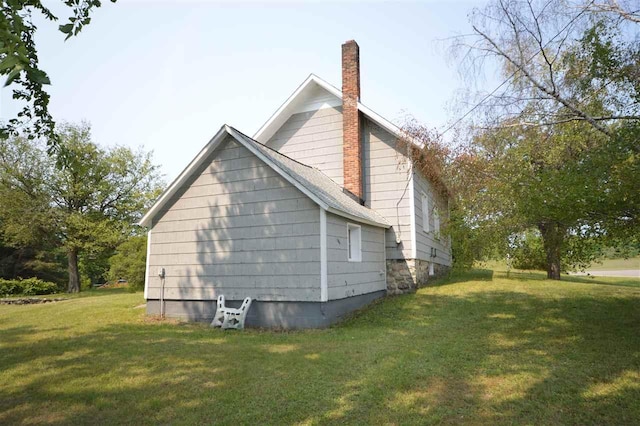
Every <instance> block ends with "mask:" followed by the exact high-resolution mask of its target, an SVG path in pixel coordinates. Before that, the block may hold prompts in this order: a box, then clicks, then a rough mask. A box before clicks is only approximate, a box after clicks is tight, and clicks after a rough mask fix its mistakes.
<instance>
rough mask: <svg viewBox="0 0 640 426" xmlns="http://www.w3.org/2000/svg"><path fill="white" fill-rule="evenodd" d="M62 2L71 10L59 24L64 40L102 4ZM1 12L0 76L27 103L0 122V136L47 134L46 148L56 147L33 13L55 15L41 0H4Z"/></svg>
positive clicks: (95, 1)
mask: <svg viewBox="0 0 640 426" xmlns="http://www.w3.org/2000/svg"><path fill="white" fill-rule="evenodd" d="M111 1H112V2H115V1H116V0H111ZM63 3H64V4H65V5H66V6H67V7H68V8H69V9H71V13H72V16H70V17H69V20H68V22H67V23H66V24H63V25H60V26H59V27H58V29H59V30H60V32H62V33H63V34H66V35H67V37H66V38H67V39H68V38H69V37H72V36H76V35H78V33H79V32H80V31H81V30H82V29H83V28H84V27H85V26H86V25H89V23H90V22H91V17H90V15H91V12H92V11H93V9H95V8H98V7H100V6H101V2H100V1H99V0H82V1H79V0H63ZM0 12H1V13H0V75H6V76H7V79H6V82H5V84H4V85H5V86H9V85H14V86H15V87H16V88H15V89H14V90H13V98H14V99H17V100H21V101H24V102H25V103H26V105H25V106H24V108H23V109H22V111H21V112H20V113H18V116H17V117H14V118H12V119H10V120H9V122H8V123H0V125H2V127H0V139H5V138H7V137H8V136H9V135H14V136H17V135H18V134H23V135H26V136H27V137H28V138H29V139H34V138H37V137H46V138H47V140H48V141H49V148H50V149H55V148H56V147H57V144H56V141H57V138H56V134H55V131H54V130H55V123H54V121H53V117H52V116H51V114H50V113H49V94H48V93H47V92H46V91H45V90H44V88H43V87H44V86H45V85H48V84H51V81H50V80H49V76H48V75H47V73H46V72H45V71H44V70H42V69H41V68H40V66H39V62H38V51H37V49H36V45H35V33H36V30H37V27H36V26H35V25H34V24H33V14H34V12H39V13H41V14H42V15H43V16H44V17H45V18H46V19H47V20H49V21H57V20H58V17H57V16H55V15H54V14H53V13H52V12H51V10H50V9H49V8H47V7H46V6H44V4H43V3H42V1H40V0H3V1H2V2H1V3H0Z"/></svg>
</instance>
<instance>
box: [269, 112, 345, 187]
mask: <svg viewBox="0 0 640 426" xmlns="http://www.w3.org/2000/svg"><path fill="white" fill-rule="evenodd" d="M266 145H267V146H269V147H270V148H273V149H275V150H277V151H279V152H281V153H282V154H284V155H286V156H288V157H291V158H293V159H294V160H296V161H299V162H301V163H304V164H306V165H308V166H311V167H315V168H317V169H318V170H320V171H321V172H323V173H324V174H325V175H327V176H328V177H330V178H331V179H333V180H334V182H336V183H337V184H338V185H341V186H342V185H343V181H344V179H343V170H342V107H332V108H323V109H318V110H315V111H308V112H302V113H298V114H293V115H292V116H291V117H289V119H288V120H287V121H286V122H285V123H284V124H283V125H282V127H280V129H278V131H277V132H276V133H275V134H274V135H273V136H272V137H271V139H269V141H268V142H267V143H266Z"/></svg>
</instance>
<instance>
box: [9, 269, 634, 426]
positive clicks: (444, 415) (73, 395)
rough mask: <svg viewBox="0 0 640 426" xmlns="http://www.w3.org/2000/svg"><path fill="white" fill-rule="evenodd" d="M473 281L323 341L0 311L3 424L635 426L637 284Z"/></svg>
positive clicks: (108, 315) (321, 336)
mask: <svg viewBox="0 0 640 426" xmlns="http://www.w3.org/2000/svg"><path fill="white" fill-rule="evenodd" d="M571 280H572V281H568V280H567V281H563V282H551V281H547V280H544V279H542V274H515V273H511V274H510V275H509V277H508V278H507V277H506V275H505V273H503V272H492V271H474V272H472V273H467V274H464V275H459V276H455V277H452V278H450V279H448V280H447V281H444V282H441V283H440V284H438V285H435V286H432V287H428V288H423V289H421V290H419V291H418V292H417V293H416V294H412V295H406V296H399V297H394V298H387V299H385V300H383V301H381V302H379V303H376V304H375V305H374V306H372V307H370V308H368V309H366V310H364V311H363V312H360V313H359V314H357V315H355V316H354V317H353V318H352V319H350V320H348V321H346V322H344V323H342V324H340V325H339V326H336V327H333V328H330V329H326V330H311V331H298V332H272V331H260V330H245V331H242V332H238V331H222V330H219V329H210V328H208V327H207V326H206V325H198V324H180V323H171V322H160V321H157V320H153V319H147V318H145V316H144V309H141V308H139V307H138V308H136V307H137V306H139V305H140V304H141V303H143V300H142V295H141V294H129V293H124V292H121V291H117V290H115V291H114V290H103V291H98V292H95V293H92V294H90V295H88V296H87V297H81V298H75V299H73V300H68V301H64V302H59V303H55V304H43V305H31V306H0V424H214V423H215V424H278V425H281V424H343V423H350V424H398V425H404V424H430V423H445V424H459V423H464V424H559V423H562V424H580V425H587V424H598V425H600V424H639V423H640V404H639V403H638V401H640V287H639V286H638V280H635V281H634V280H630V279H597V280H593V279H588V278H571Z"/></svg>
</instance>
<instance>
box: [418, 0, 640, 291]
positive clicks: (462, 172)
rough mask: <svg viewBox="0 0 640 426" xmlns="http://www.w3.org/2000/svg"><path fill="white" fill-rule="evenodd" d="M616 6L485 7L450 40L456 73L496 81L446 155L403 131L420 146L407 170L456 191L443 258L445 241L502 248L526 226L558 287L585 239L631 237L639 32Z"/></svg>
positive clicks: (639, 207) (585, 254) (578, 260)
mask: <svg viewBox="0 0 640 426" xmlns="http://www.w3.org/2000/svg"><path fill="white" fill-rule="evenodd" d="M615 6H616V9H615V10H612V9H607V8H605V7H604V5H603V4H600V5H598V4H596V3H595V2H593V1H590V2H587V3H581V2H569V1H562V0H546V1H535V0H495V1H492V2H491V3H489V5H488V6H487V7H486V8H483V9H480V10H476V11H475V12H474V13H473V14H472V15H471V24H472V28H473V34H472V35H471V36H465V37H462V38H460V39H459V40H458V42H457V44H456V47H457V48H458V49H461V50H459V51H462V52H464V54H465V55H464V59H463V61H462V62H461V64H462V68H463V69H464V70H466V71H467V73H468V71H469V70H474V71H477V68H478V66H480V67H486V65H488V64H490V67H489V68H490V69H497V70H498V73H499V74H498V75H499V77H500V78H502V83H501V84H500V85H498V86H497V87H496V88H495V89H494V90H492V91H491V92H489V93H481V94H479V98H476V99H474V100H473V104H472V105H471V106H470V108H469V109H468V110H467V111H468V112H467V114H465V115H464V116H465V117H467V116H468V117H471V118H472V120H471V122H470V125H469V126H468V127H467V128H466V132H465V133H459V135H462V136H466V138H464V137H463V138H462V142H461V143H460V145H459V146H458V147H457V148H456V149H450V148H449V149H446V147H444V148H443V146H442V142H441V139H440V136H441V135H439V134H437V133H434V132H429V131H426V130H425V129H424V128H423V127H422V126H420V125H419V124H416V123H409V124H408V125H407V126H406V130H407V133H408V136H409V137H411V138H413V139H418V140H420V141H422V142H423V148H422V149H421V150H419V151H417V152H416V159H417V160H418V161H417V162H416V164H417V165H418V167H422V168H423V169H427V170H430V169H434V168H435V169H436V171H437V172H438V174H441V175H442V176H443V178H444V180H445V181H446V183H447V185H448V186H449V188H451V189H452V190H453V191H452V192H453V194H454V195H455V200H456V203H455V204H454V209H453V212H452V213H453V214H452V217H453V218H454V219H456V218H457V222H456V221H453V222H452V232H454V233H455V232H458V235H455V236H454V254H455V248H456V245H459V244H460V243H459V242H458V243H456V241H455V237H458V238H463V239H464V238H465V235H467V236H471V239H473V240H474V241H482V242H483V244H484V245H485V247H484V248H485V249H486V250H493V249H495V248H496V247H498V249H501V250H502V251H505V250H506V249H507V248H508V247H509V244H510V243H511V244H513V238H514V237H515V236H517V235H526V233H527V232H529V231H530V230H531V229H534V230H536V233H537V234H538V235H540V236H541V237H542V240H543V245H544V251H545V256H546V265H547V274H548V277H549V278H552V279H560V271H561V269H562V267H563V263H564V265H566V266H568V267H576V266H577V267H579V266H584V265H585V264H587V263H588V262H589V261H590V260H591V259H592V258H593V256H594V248H597V245H596V244H594V242H597V241H602V240H604V239H612V238H616V237H617V238H622V239H633V238H636V237H637V235H638V230H639V228H640V216H639V213H640V190H639V189H640V188H638V180H637V176H638V172H640V161H639V155H640V152H639V150H640V148H639V144H638V140H640V124H639V123H640V78H639V77H640V43H639V42H638V41H639V33H638V28H640V27H639V26H638V25H637V23H636V22H635V21H634V20H633V19H629V17H630V16H631V17H633V16H634V15H633V11H631V12H628V11H627V9H625V8H624V6H625V5H624V4H622V5H621V4H618V3H615ZM486 250H485V251H486ZM467 251H468V250H467ZM476 254H477V253H476Z"/></svg>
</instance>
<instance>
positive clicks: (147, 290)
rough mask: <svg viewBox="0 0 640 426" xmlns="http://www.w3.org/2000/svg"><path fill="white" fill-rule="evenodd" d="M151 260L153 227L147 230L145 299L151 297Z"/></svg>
mask: <svg viewBox="0 0 640 426" xmlns="http://www.w3.org/2000/svg"><path fill="white" fill-rule="evenodd" d="M150 262H151V229H149V231H148V232H147V264H146V265H145V268H144V300H147V299H148V297H149V264H150Z"/></svg>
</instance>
